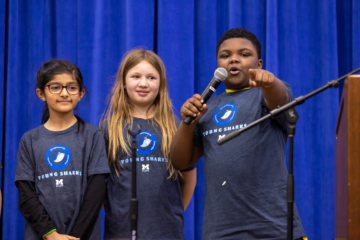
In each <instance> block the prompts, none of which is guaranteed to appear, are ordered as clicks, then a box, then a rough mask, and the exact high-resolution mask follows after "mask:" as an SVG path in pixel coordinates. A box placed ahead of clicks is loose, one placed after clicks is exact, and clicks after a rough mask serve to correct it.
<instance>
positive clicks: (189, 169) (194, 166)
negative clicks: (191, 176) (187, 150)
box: [180, 163, 197, 172]
mask: <svg viewBox="0 0 360 240" xmlns="http://www.w3.org/2000/svg"><path fill="white" fill-rule="evenodd" d="M196 166H197V165H196V163H195V164H194V165H192V166H191V167H188V168H186V169H184V170H181V171H180V172H188V171H191V170H193V169H195V168H196Z"/></svg>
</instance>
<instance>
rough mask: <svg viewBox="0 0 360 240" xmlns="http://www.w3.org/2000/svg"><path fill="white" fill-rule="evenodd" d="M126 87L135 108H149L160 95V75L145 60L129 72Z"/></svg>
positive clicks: (126, 77)
mask: <svg viewBox="0 0 360 240" xmlns="http://www.w3.org/2000/svg"><path fill="white" fill-rule="evenodd" d="M125 86H126V92H127V94H128V96H129V98H130V100H131V102H132V104H133V106H134V107H136V108H139V107H140V108H148V107H149V106H150V105H151V104H152V103H153V102H154V101H155V98H156V97H157V95H158V93H159V87H160V75H159V73H158V71H157V70H156V69H155V68H154V67H153V66H152V65H151V64H150V63H149V62H147V61H144V60H143V61H141V62H140V63H139V64H137V65H136V66H134V67H133V68H131V69H130V70H129V71H128V72H127V74H126V76H125Z"/></svg>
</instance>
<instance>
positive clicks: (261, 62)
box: [258, 59, 263, 69]
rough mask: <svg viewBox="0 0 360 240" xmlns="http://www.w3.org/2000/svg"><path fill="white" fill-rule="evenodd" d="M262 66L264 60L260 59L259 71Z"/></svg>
mask: <svg viewBox="0 0 360 240" xmlns="http://www.w3.org/2000/svg"><path fill="white" fill-rule="evenodd" d="M262 65H263V61H262V59H259V60H258V69H261V68H262Z"/></svg>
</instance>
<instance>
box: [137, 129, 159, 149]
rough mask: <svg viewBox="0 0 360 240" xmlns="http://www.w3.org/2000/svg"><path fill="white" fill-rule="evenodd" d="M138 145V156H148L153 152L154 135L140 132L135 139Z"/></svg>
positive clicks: (154, 146) (155, 140)
mask: <svg viewBox="0 0 360 240" xmlns="http://www.w3.org/2000/svg"><path fill="white" fill-rule="evenodd" d="M136 141H137V144H138V147H137V150H136V152H137V153H138V154H140V155H148V154H150V153H152V152H153V151H155V149H156V146H157V139H156V137H155V135H154V134H152V133H151V132H148V131H141V132H140V134H139V135H137V137H136Z"/></svg>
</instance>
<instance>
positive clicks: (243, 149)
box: [171, 28, 305, 239]
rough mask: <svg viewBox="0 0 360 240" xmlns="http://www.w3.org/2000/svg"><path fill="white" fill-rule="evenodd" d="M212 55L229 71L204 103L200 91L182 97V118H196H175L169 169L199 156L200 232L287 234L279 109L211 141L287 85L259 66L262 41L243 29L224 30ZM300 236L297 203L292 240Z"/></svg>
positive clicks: (268, 105)
mask: <svg viewBox="0 0 360 240" xmlns="http://www.w3.org/2000/svg"><path fill="white" fill-rule="evenodd" d="M216 54H217V65H218V67H223V68H225V69H226V70H227V71H228V77H227V79H225V80H224V84H225V87H226V92H223V93H221V94H220V95H219V96H215V97H212V98H210V99H209V101H208V103H207V104H204V105H202V102H203V100H202V98H201V97H200V95H199V94H195V95H194V96H193V97H192V98H190V99H188V100H187V101H186V102H185V103H184V105H183V106H182V108H181V110H180V112H181V116H182V118H183V119H185V118H186V116H194V117H195V116H196V119H195V120H194V121H193V122H192V123H191V124H190V125H186V124H185V123H184V122H181V124H180V126H179V128H178V130H177V133H176V135H175V136H174V138H173V142H172V146H171V161H172V163H173V166H174V167H175V168H177V169H185V168H186V167H188V166H191V165H192V164H194V163H195V162H196V161H198V160H199V158H200V157H202V156H203V155H204V171H205V203H204V218H203V219H204V221H203V239H285V238H286V231H287V203H286V178H287V168H286V155H285V145H286V141H287V134H286V119H285V116H284V115H281V116H280V117H278V118H277V119H276V120H275V119H274V120H269V121H265V122H263V123H262V124H260V125H258V126H256V127H254V128H252V129H251V130H249V131H247V132H244V133H243V134H241V135H240V136H239V137H237V138H236V139H233V140H232V141H229V142H228V143H225V144H224V145H222V146H218V145H217V143H216V140H218V139H220V138H221V137H223V136H224V135H225V134H227V133H229V132H230V131H233V130H235V129H239V128H243V127H245V126H246V125H247V124H249V123H251V122H253V121H254V120H257V119H259V118H261V117H262V116H264V115H266V114H267V113H269V111H271V110H273V109H275V108H276V107H277V106H282V105H284V104H286V103H288V102H289V101H291V100H293V94H292V91H291V88H290V86H289V85H288V84H286V83H284V82H282V81H281V80H279V79H278V78H276V77H275V76H274V74H272V73H271V72H268V71H266V70H262V69H261V67H262V60H261V45H260V42H259V40H258V39H257V37H256V36H255V35H254V34H253V33H251V32H249V31H247V30H246V29H243V28H234V29H230V30H228V31H227V32H225V33H224V35H223V36H222V37H221V38H220V40H219V42H218V45H217V51H216ZM198 109H199V110H200V111H199V110H198ZM303 236H305V232H304V230H303V228H302V224H301V221H300V218H299V215H298V212H297V209H296V207H295V208H294V239H302V237H303Z"/></svg>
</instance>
